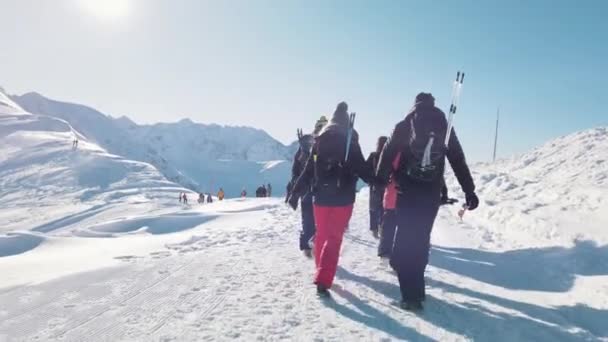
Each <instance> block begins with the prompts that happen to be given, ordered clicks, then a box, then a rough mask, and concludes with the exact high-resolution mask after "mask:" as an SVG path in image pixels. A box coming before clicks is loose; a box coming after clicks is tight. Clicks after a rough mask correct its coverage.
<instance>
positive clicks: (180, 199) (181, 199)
mask: <svg viewBox="0 0 608 342" xmlns="http://www.w3.org/2000/svg"><path fill="white" fill-rule="evenodd" d="M183 200H184V193H183V192H180V193H179V203H182V201H183Z"/></svg>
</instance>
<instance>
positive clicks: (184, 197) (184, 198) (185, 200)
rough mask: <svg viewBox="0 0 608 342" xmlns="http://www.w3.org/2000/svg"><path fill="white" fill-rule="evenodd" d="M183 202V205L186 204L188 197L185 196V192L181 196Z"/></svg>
mask: <svg viewBox="0 0 608 342" xmlns="http://www.w3.org/2000/svg"><path fill="white" fill-rule="evenodd" d="M183 201H184V204H188V196H186V193H185V192H184V196H183Z"/></svg>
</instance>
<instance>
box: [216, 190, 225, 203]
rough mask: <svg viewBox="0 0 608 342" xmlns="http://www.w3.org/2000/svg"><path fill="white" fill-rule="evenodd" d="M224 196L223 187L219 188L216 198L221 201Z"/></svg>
mask: <svg viewBox="0 0 608 342" xmlns="http://www.w3.org/2000/svg"><path fill="white" fill-rule="evenodd" d="M224 196H226V194H225V193H224V189H222V188H220V191H218V192H217V199H218V200H220V201H223V200H224Z"/></svg>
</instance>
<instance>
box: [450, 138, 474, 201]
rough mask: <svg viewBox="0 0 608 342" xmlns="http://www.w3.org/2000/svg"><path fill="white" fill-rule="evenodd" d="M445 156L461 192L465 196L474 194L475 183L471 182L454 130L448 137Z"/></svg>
mask: <svg viewBox="0 0 608 342" xmlns="http://www.w3.org/2000/svg"><path fill="white" fill-rule="evenodd" d="M446 155H447V158H448V161H449V162H450V165H451V166H452V170H454V174H455V175H456V179H457V180H458V183H459V184H460V187H461V188H462V191H463V192H464V193H465V194H468V193H474V192H475V183H474V182H473V177H471V171H470V170H469V166H468V165H467V161H466V159H465V156H464V151H463V150H462V146H461V145H460V141H459V140H458V137H457V136H456V131H455V130H454V129H452V134H451V135H450V141H449V142H448V150H447V154H446Z"/></svg>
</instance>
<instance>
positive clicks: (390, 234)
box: [378, 152, 401, 261]
mask: <svg viewBox="0 0 608 342" xmlns="http://www.w3.org/2000/svg"><path fill="white" fill-rule="evenodd" d="M400 160H401V152H399V153H397V155H396V156H395V158H394V159H393V164H392V170H391V173H390V175H389V180H388V185H386V188H385V190H384V197H383V199H382V205H383V209H384V214H383V216H382V224H381V225H380V234H379V235H380V243H379V244H378V256H379V257H380V258H381V259H382V260H387V261H388V260H390V257H391V254H392V252H393V244H394V243H395V230H396V229H397V213H396V210H395V209H396V207H397V181H396V179H395V177H396V175H395V172H396V171H397V170H398V169H399V161H400Z"/></svg>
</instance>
